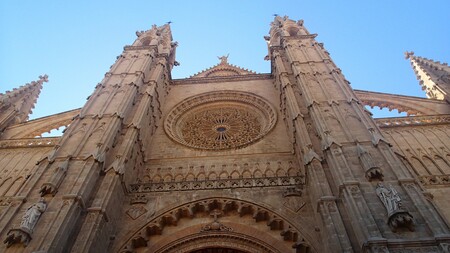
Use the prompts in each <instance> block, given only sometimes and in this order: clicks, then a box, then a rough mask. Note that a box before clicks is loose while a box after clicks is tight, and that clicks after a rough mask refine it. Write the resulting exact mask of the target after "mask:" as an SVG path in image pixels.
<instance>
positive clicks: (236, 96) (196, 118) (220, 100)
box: [164, 92, 276, 150]
mask: <svg viewBox="0 0 450 253" xmlns="http://www.w3.org/2000/svg"><path fill="white" fill-rule="evenodd" d="M275 122H276V114H275V111H274V110H273V108H272V107H271V106H270V105H269V104H268V103H267V102H266V101H264V100H263V99H262V98H259V97H256V96H254V95H251V94H248V93H243V92H212V93H207V94H203V95H200V96H199V97H194V98H191V99H188V100H186V101H185V102H182V103H181V104H179V105H178V106H176V107H175V108H174V109H173V110H172V111H171V112H170V113H169V115H168V117H167V119H166V122H165V125H164V128H165V130H166V133H167V134H168V135H169V136H170V137H171V138H172V139H173V140H175V141H177V142H179V143H181V144H183V145H186V146H189V147H192V148H198V149H208V150H223V149H232V148H242V147H245V146H247V145H249V144H251V143H253V142H256V141H257V140H259V139H260V138H261V137H262V136H264V135H265V134H266V133H268V132H269V131H270V130H271V129H272V128H273V126H274V124H275Z"/></svg>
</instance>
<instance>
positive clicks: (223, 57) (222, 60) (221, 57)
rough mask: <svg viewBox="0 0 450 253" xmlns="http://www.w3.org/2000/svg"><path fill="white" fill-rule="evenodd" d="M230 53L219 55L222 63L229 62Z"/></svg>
mask: <svg viewBox="0 0 450 253" xmlns="http://www.w3.org/2000/svg"><path fill="white" fill-rule="evenodd" d="M229 55H230V54H227V55H226V56H225V55H224V56H220V57H219V56H217V58H218V59H219V60H220V64H225V63H228V56H229Z"/></svg>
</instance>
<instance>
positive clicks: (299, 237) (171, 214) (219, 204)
mask: <svg viewBox="0 0 450 253" xmlns="http://www.w3.org/2000/svg"><path fill="white" fill-rule="evenodd" d="M213 210H220V211H221V212H223V213H224V214H227V213H230V212H236V213H237V214H238V215H239V216H240V217H242V216H244V215H250V216H251V217H252V219H253V220H254V221H255V222H266V224H267V226H268V227H269V229H270V230H272V231H279V234H280V238H279V239H280V240H283V241H285V242H291V243H292V247H297V248H302V249H306V248H307V249H309V250H312V251H311V252H317V250H316V249H313V248H314V247H313V248H311V247H312V246H311V244H310V243H308V242H311V241H312V238H309V236H307V237H308V238H305V234H304V233H300V231H299V229H298V228H296V227H295V226H294V225H293V224H292V223H290V222H289V221H287V220H286V219H285V218H283V217H282V216H280V215H279V214H277V213H275V212H273V211H271V210H269V209H268V208H266V207H263V206H260V205H257V204H255V203H251V202H247V201H243V200H237V199H228V198H208V199H203V200H197V201H193V202H189V203H186V204H183V205H181V206H178V207H176V208H172V209H170V210H166V211H165V212H162V213H161V214H159V215H158V216H156V217H155V218H154V219H152V220H151V221H150V222H148V223H147V224H145V225H144V226H143V227H141V228H140V229H139V230H138V231H136V232H135V233H134V234H132V235H129V236H128V239H127V240H126V242H125V243H124V244H123V245H122V246H120V248H119V252H122V253H132V252H135V251H136V249H139V248H145V247H147V246H149V245H147V242H148V241H149V240H150V237H151V236H154V235H161V234H162V232H163V230H164V228H165V227H166V226H176V225H177V223H178V221H179V220H181V219H184V218H189V219H194V218H196V214H198V213H202V212H206V213H209V212H211V211H213Z"/></svg>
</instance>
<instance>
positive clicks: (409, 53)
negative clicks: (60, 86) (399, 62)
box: [405, 51, 414, 59]
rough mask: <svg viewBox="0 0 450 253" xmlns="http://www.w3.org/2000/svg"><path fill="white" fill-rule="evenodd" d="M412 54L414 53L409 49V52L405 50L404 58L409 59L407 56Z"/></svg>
mask: <svg viewBox="0 0 450 253" xmlns="http://www.w3.org/2000/svg"><path fill="white" fill-rule="evenodd" d="M412 55H414V52H413V51H411V52H408V51H406V52H405V59H409V57H411V56H412Z"/></svg>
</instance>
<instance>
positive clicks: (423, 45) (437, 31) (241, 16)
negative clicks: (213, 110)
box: [0, 0, 450, 118]
mask: <svg viewBox="0 0 450 253" xmlns="http://www.w3.org/2000/svg"><path fill="white" fill-rule="evenodd" d="M449 9H450V1H448V0H446V1H444V0H443V1H427V2H425V1H418V0H417V1H412V0H411V1H406V0H399V1H176V0H172V1H164V3H163V1H132V0H131V1H120V2H119V1H1V2H0V55H1V57H0V92H4V91H6V90H10V89H12V88H14V87H18V86H20V85H23V84H25V83H27V82H30V81H33V80H36V79H37V77H38V76H39V75H41V74H44V73H45V74H48V75H49V83H46V84H45V86H44V88H43V90H42V93H41V95H40V98H39V100H38V103H37V105H36V108H35V109H34V113H33V114H32V115H31V118H37V117H42V116H46V115H50V114H54V113H58V112H62V111H66V110H70V109H74V108H78V107H81V106H83V104H84V103H85V101H86V97H87V96H89V95H90V94H91V92H92V91H93V89H94V87H95V85H96V84H97V83H98V82H100V81H101V80H102V78H103V75H104V73H105V72H106V71H108V69H109V67H110V65H111V64H113V63H114V61H115V58H116V56H117V55H119V54H120V53H121V52H122V50H123V46H124V45H129V44H132V43H133V41H134V40H135V38H136V35H135V32H136V31H137V30H147V29H149V28H150V27H151V25H152V24H157V25H162V24H164V23H166V22H167V21H172V22H173V23H172V25H171V28H172V34H173V37H174V40H175V41H178V42H179V47H178V48H177V61H179V62H180V63H181V66H178V67H175V68H174V70H173V72H172V76H173V78H184V77H188V76H190V75H193V74H195V73H197V72H199V71H201V70H203V69H205V68H208V67H210V66H212V65H215V64H217V63H218V59H217V56H220V55H224V54H228V53H229V54H230V57H229V62H230V63H232V64H235V65H238V66H241V67H243V68H248V69H251V70H254V71H256V72H258V73H268V72H270V64H269V62H267V61H264V60H263V58H264V56H265V55H266V54H267V45H266V42H265V41H264V39H263V36H264V35H267V34H268V31H269V28H270V27H269V24H270V22H271V21H272V20H273V14H279V15H282V16H283V15H288V16H289V17H290V18H291V19H294V20H298V19H303V20H304V21H305V26H306V27H307V28H308V29H309V31H310V32H311V33H317V34H319V36H318V37H317V38H316V39H317V41H319V42H323V43H324V44H325V48H326V49H327V50H328V51H329V52H330V53H331V57H332V59H333V60H334V61H335V63H336V64H337V65H338V66H339V67H340V68H341V69H342V71H343V73H344V75H345V76H346V78H347V79H348V80H349V81H350V82H351V84H352V86H353V88H355V89H363V90H372V91H379V92H387V93H397V94H404V95H411V96H424V93H423V92H422V91H421V89H420V86H419V84H418V82H417V80H416V78H415V76H414V74H413V71H412V69H411V67H410V64H409V62H408V61H407V60H405V59H404V56H403V53H404V52H405V51H406V50H408V51H409V50H413V51H415V53H416V55H419V56H423V57H427V58H432V59H434V60H437V61H441V62H446V61H449V60H450V50H449V45H450V31H449V28H448V25H449V24H450V15H449V14H448V10H449ZM377 116H383V114H377Z"/></svg>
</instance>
